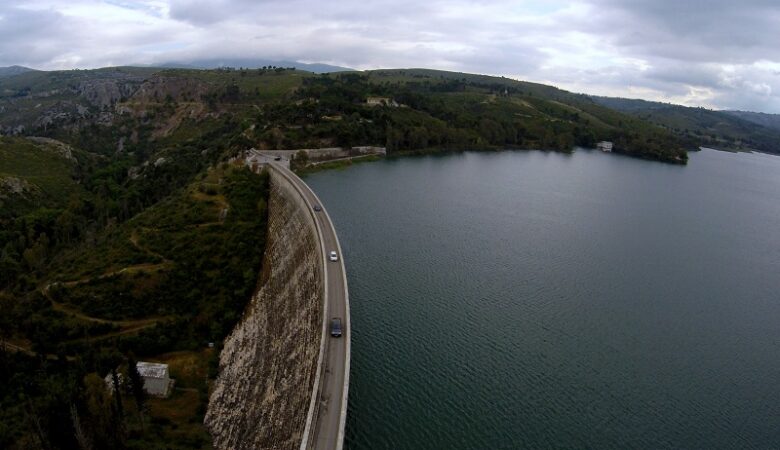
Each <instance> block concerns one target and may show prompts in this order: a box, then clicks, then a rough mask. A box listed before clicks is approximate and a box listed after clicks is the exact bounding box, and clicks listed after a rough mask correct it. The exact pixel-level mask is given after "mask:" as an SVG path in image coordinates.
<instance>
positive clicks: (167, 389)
mask: <svg viewBox="0 0 780 450" xmlns="http://www.w3.org/2000/svg"><path fill="white" fill-rule="evenodd" d="M135 367H137V368H138V373H139V374H141V378H143V379H144V390H145V391H146V393H147V394H149V395H154V396H157V397H167V396H169V395H170V394H171V391H172V390H173V379H171V377H170V376H169V375H168V364H159V363H150V362H143V361H139V362H138V363H137V364H136V365H135Z"/></svg>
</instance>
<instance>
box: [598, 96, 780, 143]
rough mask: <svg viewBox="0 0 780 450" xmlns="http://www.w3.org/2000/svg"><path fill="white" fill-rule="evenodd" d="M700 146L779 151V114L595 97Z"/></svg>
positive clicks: (603, 103)
mask: <svg viewBox="0 0 780 450" xmlns="http://www.w3.org/2000/svg"><path fill="white" fill-rule="evenodd" d="M592 98H593V100H594V101H595V102H596V103H599V104H601V105H604V106H606V107H609V108H612V109H615V110H618V111H622V112H624V113H626V114H629V115H631V116H634V117H636V118H639V119H642V120H645V121H647V122H649V123H652V124H655V125H657V126H659V127H662V128H663V129H665V130H667V131H669V132H670V133H672V134H674V135H675V136H677V137H679V138H680V139H685V140H687V141H691V142H696V143H697V145H699V146H706V147H713V148H720V149H724V150H748V151H749V150H759V151H762V152H766V153H778V154H780V116H778V115H776V114H762V113H754V112H745V111H714V110H711V109H705V108H691V107H686V106H680V105H672V104H669V103H660V102H650V101H646V100H636V99H626V98H613V97H595V96H594V97H592Z"/></svg>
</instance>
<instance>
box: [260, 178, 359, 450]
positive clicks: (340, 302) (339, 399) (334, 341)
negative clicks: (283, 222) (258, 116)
mask: <svg viewBox="0 0 780 450" xmlns="http://www.w3.org/2000/svg"><path fill="white" fill-rule="evenodd" d="M273 166H274V168H276V169H278V170H280V171H282V172H283V173H285V174H286V175H288V178H289V179H290V180H292V182H293V183H296V184H297V185H298V187H299V189H300V191H301V192H302V193H303V194H304V198H305V200H306V203H307V204H308V206H309V207H310V208H312V211H313V213H314V217H315V220H316V221H317V222H318V224H319V227H320V230H321V231H322V239H323V243H324V246H325V254H324V255H322V256H323V258H324V261H325V264H326V265H327V269H326V270H325V272H327V279H326V282H325V289H326V290H327V298H328V305H327V311H325V320H326V321H327V327H328V330H327V333H326V334H325V336H324V339H326V340H327V341H326V342H325V346H324V347H323V349H324V352H325V354H324V357H323V360H322V361H323V362H322V367H321V370H322V371H323V375H322V377H321V384H320V388H319V396H320V398H319V399H318V401H319V407H318V408H317V414H316V417H314V419H313V423H312V427H311V430H310V433H313V436H310V437H313V439H308V441H309V442H311V446H310V447H307V448H314V449H317V450H325V449H327V450H330V449H334V450H340V449H341V448H342V446H343V444H344V426H345V422H346V406H347V393H348V391H349V378H348V377H349V374H348V370H349V339H350V334H351V333H350V330H349V326H350V320H349V312H348V302H349V299H348V296H349V294H348V293H347V286H346V274H345V271H344V270H345V269H344V261H343V255H342V254H341V248H340V246H339V244H338V239H337V237H336V230H335V228H334V227H333V223H332V222H331V220H330V216H328V214H327V212H326V211H325V207H324V206H323V205H322V204H321V203H320V201H319V199H318V198H317V196H316V194H314V192H313V191H312V190H311V188H309V186H308V185H307V184H306V183H304V182H303V180H301V179H300V178H299V177H298V176H297V175H295V174H294V173H292V172H291V171H290V170H289V169H287V168H285V167H284V166H282V165H281V164H275V163H273ZM314 205H317V206H319V207H320V208H321V211H315V210H314V209H313V207H314ZM331 251H335V252H336V253H337V254H338V261H336V262H332V261H330V259H329V258H328V254H329V253H330V252H331ZM333 317H339V318H341V320H342V327H343V332H342V337H332V336H331V335H330V319H331V318H333ZM314 395H317V393H316V392H315V393H314ZM302 448H303V446H302Z"/></svg>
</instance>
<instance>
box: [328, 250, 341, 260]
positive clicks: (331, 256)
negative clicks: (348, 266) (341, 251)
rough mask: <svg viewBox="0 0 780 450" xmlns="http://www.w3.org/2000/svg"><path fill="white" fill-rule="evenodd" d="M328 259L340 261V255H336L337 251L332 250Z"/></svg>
mask: <svg viewBox="0 0 780 450" xmlns="http://www.w3.org/2000/svg"><path fill="white" fill-rule="evenodd" d="M328 259H330V260H331V261H333V262H336V261H338V260H339V255H337V254H336V251H335V250H332V251H331V252H330V254H328Z"/></svg>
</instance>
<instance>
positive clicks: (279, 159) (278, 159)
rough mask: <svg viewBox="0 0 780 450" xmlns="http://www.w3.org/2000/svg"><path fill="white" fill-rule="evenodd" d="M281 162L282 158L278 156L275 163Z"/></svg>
mask: <svg viewBox="0 0 780 450" xmlns="http://www.w3.org/2000/svg"><path fill="white" fill-rule="evenodd" d="M281 160H282V157H281V156H277V157H275V158H274V161H281Z"/></svg>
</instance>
